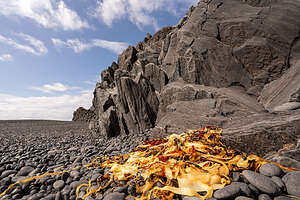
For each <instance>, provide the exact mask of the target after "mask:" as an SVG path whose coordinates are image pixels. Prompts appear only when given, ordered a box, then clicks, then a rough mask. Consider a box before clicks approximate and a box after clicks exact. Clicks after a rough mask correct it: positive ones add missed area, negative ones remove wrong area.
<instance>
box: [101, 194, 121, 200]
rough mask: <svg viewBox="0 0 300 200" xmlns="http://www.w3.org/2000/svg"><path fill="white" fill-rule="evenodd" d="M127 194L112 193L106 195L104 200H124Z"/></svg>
mask: <svg viewBox="0 0 300 200" xmlns="http://www.w3.org/2000/svg"><path fill="white" fill-rule="evenodd" d="M124 199H125V194H124V193H119V192H112V193H109V194H108V195H106V196H105V197H104V198H103V200H124Z"/></svg>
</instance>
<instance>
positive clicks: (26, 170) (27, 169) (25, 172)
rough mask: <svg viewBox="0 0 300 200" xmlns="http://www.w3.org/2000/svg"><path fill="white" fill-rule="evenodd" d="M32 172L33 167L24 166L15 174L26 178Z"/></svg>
mask: <svg viewBox="0 0 300 200" xmlns="http://www.w3.org/2000/svg"><path fill="white" fill-rule="evenodd" d="M33 170H34V168H33V167H30V166H25V167H22V168H21V169H20V171H19V172H18V173H17V175H18V176H27V175H28V174H29V173H30V172H32V171H33Z"/></svg>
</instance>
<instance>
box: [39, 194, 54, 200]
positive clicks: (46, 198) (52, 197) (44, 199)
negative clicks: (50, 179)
mask: <svg viewBox="0 0 300 200" xmlns="http://www.w3.org/2000/svg"><path fill="white" fill-rule="evenodd" d="M55 197H56V194H49V195H48V196H46V197H44V198H42V199H41V200H55Z"/></svg>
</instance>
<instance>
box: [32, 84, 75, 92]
mask: <svg viewBox="0 0 300 200" xmlns="http://www.w3.org/2000/svg"><path fill="white" fill-rule="evenodd" d="M31 89H33V90H38V91H41V92H44V93H48V94H53V93H54V92H65V91H68V90H77V89H80V88H79V87H70V86H67V85H64V84H62V83H53V84H45V85H43V86H41V87H31Z"/></svg>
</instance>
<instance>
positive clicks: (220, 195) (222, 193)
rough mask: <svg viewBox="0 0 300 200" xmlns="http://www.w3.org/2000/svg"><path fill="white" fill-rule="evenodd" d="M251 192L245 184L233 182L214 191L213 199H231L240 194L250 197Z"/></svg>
mask: <svg viewBox="0 0 300 200" xmlns="http://www.w3.org/2000/svg"><path fill="white" fill-rule="evenodd" d="M250 193H251V191H250V189H249V188H248V186H247V184H246V183H241V182H233V183H231V184H230V185H227V186H225V187H224V188H222V189H220V190H217V191H215V193H214V198H216V199H231V198H235V197H237V196H239V195H241V194H245V195H250Z"/></svg>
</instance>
